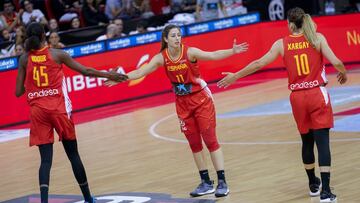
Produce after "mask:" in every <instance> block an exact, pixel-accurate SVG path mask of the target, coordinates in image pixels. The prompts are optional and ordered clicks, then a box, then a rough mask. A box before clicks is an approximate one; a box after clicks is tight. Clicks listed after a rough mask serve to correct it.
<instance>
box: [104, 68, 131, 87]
mask: <svg viewBox="0 0 360 203" xmlns="http://www.w3.org/2000/svg"><path fill="white" fill-rule="evenodd" d="M108 79H109V81H110V80H111V81H113V82H118V83H119V82H124V81H126V80H128V79H129V78H128V76H127V75H125V74H122V73H119V72H118V68H116V69H113V70H111V71H110V72H109V76H108ZM105 82H106V81H105Z"/></svg>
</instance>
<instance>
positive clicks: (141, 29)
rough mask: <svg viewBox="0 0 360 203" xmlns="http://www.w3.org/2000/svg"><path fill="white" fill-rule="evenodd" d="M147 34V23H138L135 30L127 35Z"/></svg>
mask: <svg viewBox="0 0 360 203" xmlns="http://www.w3.org/2000/svg"><path fill="white" fill-rule="evenodd" d="M146 32H147V23H146V22H145V21H139V22H138V24H137V25H136V30H135V31H131V32H130V33H129V35H135V34H143V33H146Z"/></svg>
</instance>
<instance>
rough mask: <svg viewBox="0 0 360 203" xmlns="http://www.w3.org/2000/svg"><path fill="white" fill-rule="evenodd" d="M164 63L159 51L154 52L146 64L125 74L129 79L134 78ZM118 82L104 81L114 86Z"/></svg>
mask: <svg viewBox="0 0 360 203" xmlns="http://www.w3.org/2000/svg"><path fill="white" fill-rule="evenodd" d="M163 64H164V58H163V56H162V55H161V54H160V53H159V54H156V55H155V56H154V57H153V58H152V59H151V60H150V62H149V63H148V64H145V65H143V66H142V67H141V68H138V69H135V70H133V71H131V72H129V73H128V74H127V77H128V79H129V80H136V79H139V78H142V77H144V76H146V75H148V74H150V73H152V72H154V71H155V70H156V69H157V68H158V67H160V66H162V65H163ZM116 84H118V82H114V81H110V80H107V81H105V85H106V86H114V85H116Z"/></svg>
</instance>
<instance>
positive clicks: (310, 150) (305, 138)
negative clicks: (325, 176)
mask: <svg viewBox="0 0 360 203" xmlns="http://www.w3.org/2000/svg"><path fill="white" fill-rule="evenodd" d="M301 140H302V150H301V151H302V153H301V154H302V160H303V163H304V164H313V163H315V155H314V135H313V133H312V131H310V132H308V133H307V134H301Z"/></svg>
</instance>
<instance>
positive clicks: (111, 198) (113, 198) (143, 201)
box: [2, 193, 215, 203]
mask: <svg viewBox="0 0 360 203" xmlns="http://www.w3.org/2000/svg"><path fill="white" fill-rule="evenodd" d="M95 198H96V203H215V200H208V199H182V198H172V197H171V195H168V194H162V193H116V194H107V195H97V196H96V197H95ZM83 202H84V199H83V197H82V196H80V195H49V203H83ZM2 203H41V200H40V195H38V194H37V195H35V194H32V195H28V196H24V197H19V198H16V199H11V200H7V201H4V202H2Z"/></svg>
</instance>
